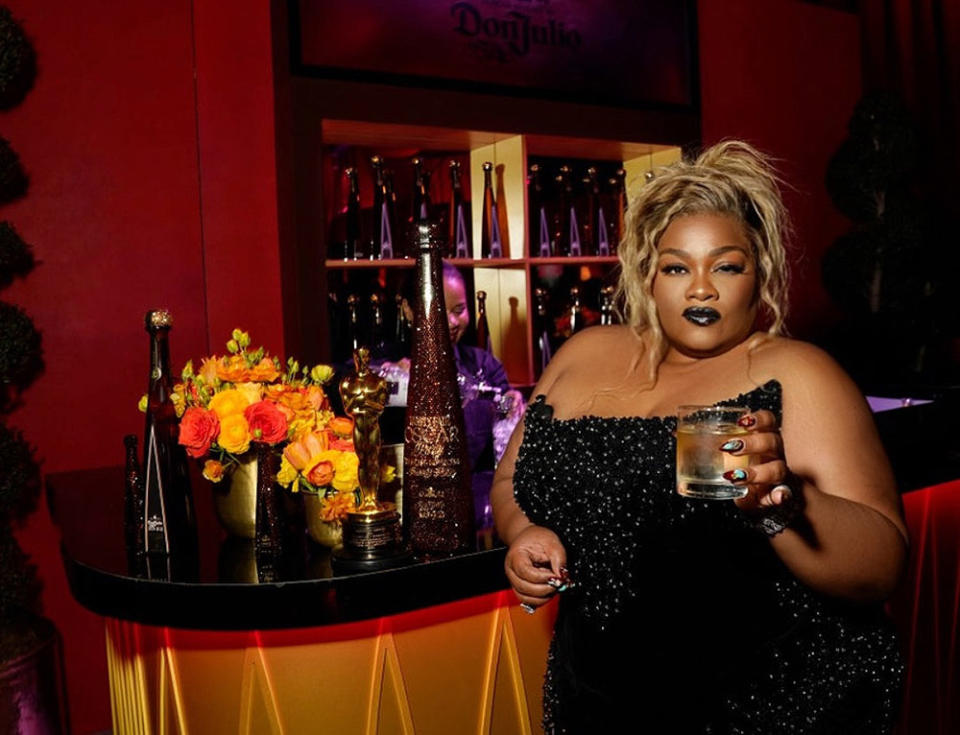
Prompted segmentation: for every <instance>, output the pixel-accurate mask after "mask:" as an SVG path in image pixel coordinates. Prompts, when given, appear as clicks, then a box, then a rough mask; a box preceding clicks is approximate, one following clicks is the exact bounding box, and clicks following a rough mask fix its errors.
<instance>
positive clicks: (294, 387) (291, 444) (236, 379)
mask: <svg viewBox="0 0 960 735" xmlns="http://www.w3.org/2000/svg"><path fill="white" fill-rule="evenodd" d="M226 347H227V353H228V354H226V355H211V356H209V357H206V358H204V359H203V360H202V361H201V363H200V367H199V369H195V368H194V365H193V361H188V362H187V364H186V365H185V366H184V368H183V371H182V373H181V376H180V382H179V383H177V384H176V385H175V386H174V388H173V394H172V396H171V398H172V400H173V404H174V408H175V410H176V414H177V417H178V418H179V420H180V434H179V439H178V441H179V443H180V444H181V445H183V447H184V449H185V450H186V453H187V455H188V456H190V457H192V458H194V459H196V460H198V461H203V476H204V477H205V478H206V479H207V480H209V481H210V482H213V483H219V482H221V481H222V480H223V478H224V477H226V476H228V475H229V474H230V473H231V472H233V471H235V470H236V468H237V467H238V466H239V465H240V463H241V462H244V461H246V460H247V459H248V458H249V457H250V456H252V454H251V447H252V446H253V445H254V444H257V443H263V444H268V445H270V446H274V447H276V448H277V451H281V450H282V459H281V464H280V471H279V472H278V474H277V482H278V483H279V484H280V485H282V486H284V487H286V488H288V489H289V490H291V491H292V492H299V491H306V492H311V493H316V494H318V495H320V496H321V498H322V503H321V517H322V519H323V520H325V521H339V520H342V519H343V518H344V517H345V515H346V513H347V511H349V510H350V509H352V508H354V507H355V506H356V492H357V465H358V460H357V455H356V454H355V453H354V450H353V439H352V436H353V420H352V419H349V418H346V417H342V416H340V417H337V416H334V414H333V412H332V411H331V410H330V402H329V400H328V399H327V394H326V393H325V392H324V386H325V385H326V384H327V383H329V382H330V380H331V379H332V378H333V374H334V372H333V368H331V367H330V366H329V365H315V366H313V367H309V366H306V365H304V366H301V365H300V364H299V363H298V362H297V361H296V360H294V359H293V358H290V359H288V360H287V362H286V366H284V365H283V364H282V363H281V361H280V359H279V358H277V357H275V356H273V355H270V354H269V353H267V352H266V350H265V349H264V348H263V347H259V348H258V349H256V350H251V349H250V335H249V334H248V333H247V332H244V331H242V330H240V329H234V330H233V333H232V334H231V339H230V340H229V341H228V342H227V345H226ZM146 398H147V397H146V396H143V397H142V398H141V399H140V409H141V411H145V410H146Z"/></svg>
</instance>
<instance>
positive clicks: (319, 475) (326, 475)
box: [307, 462, 333, 487]
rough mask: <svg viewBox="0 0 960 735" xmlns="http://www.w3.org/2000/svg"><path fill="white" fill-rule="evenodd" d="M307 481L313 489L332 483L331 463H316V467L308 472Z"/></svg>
mask: <svg viewBox="0 0 960 735" xmlns="http://www.w3.org/2000/svg"><path fill="white" fill-rule="evenodd" d="M307 480H308V481H309V482H311V483H312V484H313V485H314V486H315V487H324V486H325V485H329V484H330V483H331V482H332V481H333V463H332V462H317V466H316V467H314V468H313V469H312V470H310V472H309V474H308V475H307Z"/></svg>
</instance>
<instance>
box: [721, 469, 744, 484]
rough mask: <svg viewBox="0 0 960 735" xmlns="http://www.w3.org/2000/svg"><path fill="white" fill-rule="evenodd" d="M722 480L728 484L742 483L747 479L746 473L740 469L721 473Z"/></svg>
mask: <svg viewBox="0 0 960 735" xmlns="http://www.w3.org/2000/svg"><path fill="white" fill-rule="evenodd" d="M723 479H724V480H727V481H728V482H743V481H744V480H746V479H747V471H746V470H742V469H740V468H737V469H735V470H727V471H726V472H724V473H723Z"/></svg>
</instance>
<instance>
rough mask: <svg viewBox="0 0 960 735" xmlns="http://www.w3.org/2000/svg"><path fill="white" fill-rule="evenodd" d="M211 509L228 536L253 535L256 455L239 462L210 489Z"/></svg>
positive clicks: (255, 498) (255, 532)
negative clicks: (211, 495) (211, 491)
mask: <svg viewBox="0 0 960 735" xmlns="http://www.w3.org/2000/svg"><path fill="white" fill-rule="evenodd" d="M213 507H214V509H215V510H216V512H217V519H218V520H219V521H220V525H221V526H223V529H224V530H225V531H226V532H227V533H228V534H230V535H231V536H236V537H237V538H246V539H253V538H255V537H256V535H257V456H256V454H255V453H254V452H250V456H249V457H248V458H247V459H244V460H243V461H241V462H240V464H238V465H237V466H236V467H235V468H234V469H233V472H231V473H230V476H229V477H227V478H225V479H224V480H223V481H222V482H219V483H217V484H216V485H214V486H213Z"/></svg>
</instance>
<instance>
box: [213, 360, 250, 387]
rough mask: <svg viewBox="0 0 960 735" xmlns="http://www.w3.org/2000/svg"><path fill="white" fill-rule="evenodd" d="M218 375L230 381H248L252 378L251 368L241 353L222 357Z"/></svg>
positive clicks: (221, 378) (218, 366) (218, 364)
mask: <svg viewBox="0 0 960 735" xmlns="http://www.w3.org/2000/svg"><path fill="white" fill-rule="evenodd" d="M217 377H218V378H220V380H224V381H226V382H228V383H246V382H249V380H250V370H249V369H248V368H247V362H246V360H244V359H243V358H242V357H241V356H240V355H231V356H230V357H221V358H220V361H219V362H218V363H217Z"/></svg>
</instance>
